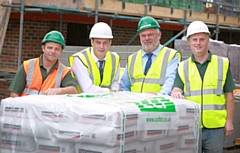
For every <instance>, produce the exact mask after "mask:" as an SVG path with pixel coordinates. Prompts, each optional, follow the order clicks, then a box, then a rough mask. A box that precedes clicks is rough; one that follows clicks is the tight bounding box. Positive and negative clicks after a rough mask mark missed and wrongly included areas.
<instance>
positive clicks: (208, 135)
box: [171, 21, 235, 153]
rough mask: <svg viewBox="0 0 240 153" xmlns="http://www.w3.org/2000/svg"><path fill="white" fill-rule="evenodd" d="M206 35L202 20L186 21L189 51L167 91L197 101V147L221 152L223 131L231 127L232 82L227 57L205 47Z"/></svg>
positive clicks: (232, 108)
mask: <svg viewBox="0 0 240 153" xmlns="http://www.w3.org/2000/svg"><path fill="white" fill-rule="evenodd" d="M209 35H210V32H209V29H208V27H207V25H206V24H204V23H203V22H202V21H194V22H192V23H191V24H190V25H189V27H188V29H187V39H188V42H189V45H190V47H191V50H192V53H193V54H192V56H191V57H190V58H189V59H187V60H185V61H183V62H181V63H180V64H179V67H178V71H177V74H176V78H175V81H174V85H173V87H174V88H173V90H172V93H171V95H172V97H174V98H180V99H183V98H185V99H188V100H192V101H194V102H196V103H198V104H199V105H201V125H202V137H201V138H202V139H201V143H202V148H201V149H202V151H203V152H204V153H222V152H223V144H224V135H225V136H229V135H231V134H232V133H233V129H234V128H233V112H234V96H233V90H234V89H235V85H234V81H233V77H232V73H231V70H230V68H229V60H228V59H227V58H225V57H220V56H216V55H213V54H212V53H211V51H209V50H208V44H209V39H210V38H209Z"/></svg>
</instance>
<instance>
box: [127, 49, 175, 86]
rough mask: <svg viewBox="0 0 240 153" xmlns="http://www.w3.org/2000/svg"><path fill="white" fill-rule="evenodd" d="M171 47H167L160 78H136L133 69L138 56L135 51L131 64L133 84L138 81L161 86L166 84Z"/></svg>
mask: <svg viewBox="0 0 240 153" xmlns="http://www.w3.org/2000/svg"><path fill="white" fill-rule="evenodd" d="M170 52H171V49H169V48H168V49H167V50H166V53H165V56H164V58H163V65H162V72H159V73H161V74H160V78H159V79H153V78H139V79H134V77H133V69H134V64H135V62H136V57H137V53H134V54H133V56H132V60H131V64H130V67H129V68H130V77H131V84H134V83H136V82H143V81H144V83H149V84H160V85H161V86H162V85H163V84H164V80H165V76H166V71H167V64H168V58H169V55H170Z"/></svg>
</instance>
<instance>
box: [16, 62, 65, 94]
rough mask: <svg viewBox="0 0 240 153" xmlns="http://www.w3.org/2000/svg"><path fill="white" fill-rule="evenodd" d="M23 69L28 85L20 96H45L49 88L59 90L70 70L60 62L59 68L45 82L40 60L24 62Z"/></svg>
mask: <svg viewBox="0 0 240 153" xmlns="http://www.w3.org/2000/svg"><path fill="white" fill-rule="evenodd" d="M23 68H24V70H25V73H26V85H25V89H24V91H23V92H22V93H21V94H20V96H26V95H43V94H44V92H45V91H46V90H47V89H49V88H59V87H60V86H61V82H62V79H63V78H64V77H65V76H66V74H67V73H68V72H69V69H68V68H67V67H66V66H64V65H63V64H62V63H61V62H58V68H55V69H54V70H53V72H51V73H50V74H49V75H48V76H47V78H46V79H45V80H43V78H42V73H41V69H40V61H39V58H34V59H30V60H28V61H24V62H23Z"/></svg>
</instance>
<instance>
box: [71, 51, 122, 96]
mask: <svg viewBox="0 0 240 153" xmlns="http://www.w3.org/2000/svg"><path fill="white" fill-rule="evenodd" d="M91 55H92V57H93V59H94V61H95V63H96V64H97V66H98V67H99V62H98V60H99V59H98V58H97V57H96V56H95V54H94V52H93V50H91ZM103 60H106V58H104V59H103ZM72 70H73V72H74V75H75V76H76V78H77V82H78V84H79V85H80V87H81V89H82V92H84V93H99V92H110V89H111V90H116V91H118V90H119V85H118V79H119V76H120V65H119V66H118V71H117V74H116V77H115V78H114V81H113V83H112V84H111V86H110V89H108V88H102V87H99V86H96V85H94V84H93V82H92V80H91V78H90V77H89V74H88V69H87V67H86V66H85V65H84V64H83V63H82V61H81V60H80V59H79V58H78V57H75V58H74V60H73V65H72Z"/></svg>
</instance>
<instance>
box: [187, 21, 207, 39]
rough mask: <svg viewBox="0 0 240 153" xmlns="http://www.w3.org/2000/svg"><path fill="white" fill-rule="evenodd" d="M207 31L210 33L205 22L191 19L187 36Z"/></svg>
mask: <svg viewBox="0 0 240 153" xmlns="http://www.w3.org/2000/svg"><path fill="white" fill-rule="evenodd" d="M202 32H203V33H207V34H208V35H210V31H209V29H208V27H207V25H206V24H205V23H203V22H202V21H193V22H192V23H191V24H190V25H189V26H188V29H187V36H186V37H187V38H188V37H189V36H191V35H193V34H195V33H202Z"/></svg>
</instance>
